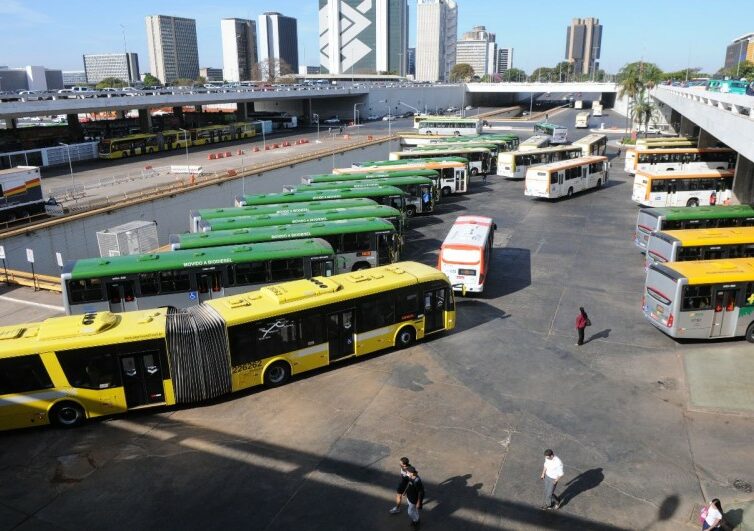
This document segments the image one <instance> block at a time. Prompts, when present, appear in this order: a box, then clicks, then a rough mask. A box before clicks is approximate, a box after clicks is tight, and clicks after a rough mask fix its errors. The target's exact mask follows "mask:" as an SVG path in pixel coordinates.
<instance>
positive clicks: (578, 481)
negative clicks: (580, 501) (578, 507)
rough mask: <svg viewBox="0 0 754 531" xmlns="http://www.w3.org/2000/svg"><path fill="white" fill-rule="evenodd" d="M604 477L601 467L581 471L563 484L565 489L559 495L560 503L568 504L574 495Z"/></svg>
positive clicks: (587, 488)
mask: <svg viewBox="0 0 754 531" xmlns="http://www.w3.org/2000/svg"><path fill="white" fill-rule="evenodd" d="M604 479H605V474H603V472H602V469H601V468H592V469H591V470H587V471H586V472H582V473H581V474H579V475H578V476H576V477H575V478H573V479H572V480H571V481H569V482H568V483H566V484H565V490H564V491H563V493H562V494H561V495H560V505H561V506H565V505H568V502H570V501H571V500H572V499H574V498H575V497H576V496H578V495H579V494H581V493H582V492H586V491H588V490H591V489H593V488H595V487H597V486H598V485H599V484H600V483H602V481H603V480H604Z"/></svg>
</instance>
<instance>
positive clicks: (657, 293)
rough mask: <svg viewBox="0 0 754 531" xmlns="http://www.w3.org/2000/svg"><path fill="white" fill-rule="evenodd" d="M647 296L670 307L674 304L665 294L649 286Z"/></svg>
mask: <svg viewBox="0 0 754 531" xmlns="http://www.w3.org/2000/svg"><path fill="white" fill-rule="evenodd" d="M647 294H648V295H649V296H650V297H652V298H653V299H655V300H656V301H659V302H661V303H663V304H665V305H669V304H670V303H671V302H672V301H671V300H670V299H668V297H667V296H666V295H665V294H664V293H662V292H661V291H659V290H656V289H654V288H650V287H649V286H647Z"/></svg>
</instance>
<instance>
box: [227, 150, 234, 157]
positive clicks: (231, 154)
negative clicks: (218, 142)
mask: <svg viewBox="0 0 754 531" xmlns="http://www.w3.org/2000/svg"><path fill="white" fill-rule="evenodd" d="M225 156H226V157H232V156H233V153H231V152H230V151H226V152H225Z"/></svg>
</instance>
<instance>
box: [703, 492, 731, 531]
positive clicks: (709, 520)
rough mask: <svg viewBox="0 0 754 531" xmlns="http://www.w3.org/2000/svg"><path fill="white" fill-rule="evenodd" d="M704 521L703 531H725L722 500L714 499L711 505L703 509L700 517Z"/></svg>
mask: <svg viewBox="0 0 754 531" xmlns="http://www.w3.org/2000/svg"><path fill="white" fill-rule="evenodd" d="M699 519H700V520H701V521H702V531H706V530H707V529H713V530H714V529H725V518H724V517H723V505H722V504H721V503H720V500H718V499H717V498H714V499H713V500H712V501H711V502H710V503H709V505H707V506H705V507H704V508H703V509H702V513H701V514H700V515H699Z"/></svg>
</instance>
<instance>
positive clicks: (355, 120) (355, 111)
mask: <svg viewBox="0 0 754 531" xmlns="http://www.w3.org/2000/svg"><path fill="white" fill-rule="evenodd" d="M359 105H364V103H354V104H353V125H359V121H358V119H357V117H358V114H357V112H358V111H357V110H356V107H358V106H359Z"/></svg>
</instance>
